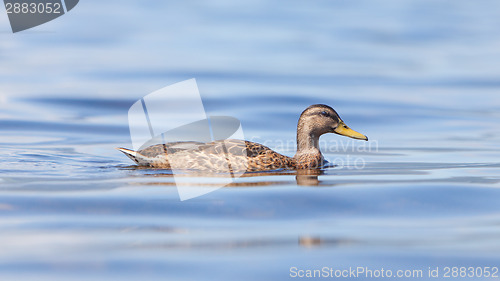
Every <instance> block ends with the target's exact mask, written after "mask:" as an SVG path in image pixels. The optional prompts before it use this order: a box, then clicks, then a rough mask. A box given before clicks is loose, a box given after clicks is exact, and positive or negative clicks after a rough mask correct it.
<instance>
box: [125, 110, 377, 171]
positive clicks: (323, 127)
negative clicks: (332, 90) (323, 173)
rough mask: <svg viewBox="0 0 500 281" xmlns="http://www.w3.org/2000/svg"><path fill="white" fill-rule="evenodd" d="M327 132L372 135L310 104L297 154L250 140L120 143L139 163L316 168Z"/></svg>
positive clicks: (179, 166) (195, 167) (152, 165)
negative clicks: (138, 147) (143, 145)
mask: <svg viewBox="0 0 500 281" xmlns="http://www.w3.org/2000/svg"><path fill="white" fill-rule="evenodd" d="M327 133H335V134H338V135H342V136H346V137H350V138H353V139H358V140H365V141H368V137H366V136H365V135H363V134H361V133H358V132H356V131H354V130H352V129H351V128H349V127H348V126H347V125H346V124H345V122H344V121H343V120H342V119H341V118H340V116H339V115H338V114H337V112H336V111H335V110H334V109H333V108H331V107H330V106H328V105H325V104H314V105H311V106H309V107H307V108H306V109H305V110H304V111H303V112H302V114H301V115H300V117H299V120H298V123H297V152H296V153H295V155H294V156H293V157H289V156H286V155H283V154H281V153H278V152H276V151H274V150H272V149H271V148H269V147H267V146H265V145H262V144H259V143H256V142H252V141H246V140H237V139H226V140H216V141H213V142H208V143H202V142H190V141H187V142H186V141H184V142H169V143H163V144H156V145H152V146H149V147H146V148H144V149H141V150H138V151H133V150H130V149H127V148H123V147H118V148H117V149H118V150H119V151H121V152H123V153H124V154H125V155H126V156H128V157H129V158H130V159H132V160H133V161H134V162H135V163H136V164H137V165H138V166H142V167H149V168H158V169H176V170H177V169H182V170H194V171H211V172H216V173H218V172H228V171H230V172H231V173H233V172H263V171H273V170H315V169H321V168H323V167H325V165H326V164H327V163H328V162H327V161H326V160H325V159H324V157H323V155H322V153H321V151H320V147H319V138H320V137H321V136H322V135H324V134H327Z"/></svg>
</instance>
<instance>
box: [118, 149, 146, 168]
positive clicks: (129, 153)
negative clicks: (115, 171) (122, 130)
mask: <svg viewBox="0 0 500 281" xmlns="http://www.w3.org/2000/svg"><path fill="white" fill-rule="evenodd" d="M116 149H117V150H119V151H121V152H123V154H125V155H127V157H128V158H130V159H132V161H134V162H135V163H137V164H139V160H138V159H137V157H138V156H139V155H140V154H139V153H138V152H136V151H133V150H130V149H127V148H123V147H117V148H116Z"/></svg>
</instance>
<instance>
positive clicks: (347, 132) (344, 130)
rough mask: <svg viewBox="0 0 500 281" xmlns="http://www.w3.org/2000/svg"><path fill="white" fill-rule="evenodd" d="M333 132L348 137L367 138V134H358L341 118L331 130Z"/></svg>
mask: <svg viewBox="0 0 500 281" xmlns="http://www.w3.org/2000/svg"><path fill="white" fill-rule="evenodd" d="M333 132H334V133H336V134H339V135H342V136H346V137H350V138H353V139H357V140H365V141H367V140H368V137H367V136H365V135H363V134H360V133H358V132H356V131H354V130H353V129H351V128H349V127H347V125H346V124H345V123H344V121H342V120H340V122H339V125H338V126H337V128H335V130H333Z"/></svg>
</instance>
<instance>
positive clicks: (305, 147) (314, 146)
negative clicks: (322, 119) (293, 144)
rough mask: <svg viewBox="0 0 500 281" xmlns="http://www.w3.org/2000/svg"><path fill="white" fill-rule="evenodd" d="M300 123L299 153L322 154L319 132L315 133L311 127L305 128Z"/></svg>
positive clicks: (298, 134)
mask: <svg viewBox="0 0 500 281" xmlns="http://www.w3.org/2000/svg"><path fill="white" fill-rule="evenodd" d="M301 125H302V124H299V126H298V128H297V154H296V156H297V155H301V154H320V155H321V152H320V151H319V134H315V132H314V131H313V130H311V129H310V128H305V127H304V126H301Z"/></svg>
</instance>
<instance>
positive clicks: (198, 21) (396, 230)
mask: <svg viewBox="0 0 500 281" xmlns="http://www.w3.org/2000/svg"><path fill="white" fill-rule="evenodd" d="M498 11H500V4H499V3H498V2H496V1H481V2H474V3H472V2H469V1H441V2H436V1H410V0H405V1H355V2H352V1H351V2H347V1H336V2H332V1H320V2H317V3H316V2H315V3H312V2H301V1H286V2H274V3H271V2H265V1H244V2H242V1H239V2H238V3H233V2H228V1H213V2H206V1H193V2H189V3H188V2H182V3H180V2H179V3H170V2H165V3H156V2H155V3H152V2H151V3H145V2H133V1H107V2H106V3H101V2H99V3H97V2H94V3H93V2H91V1H82V2H81V3H80V4H79V5H78V6H77V7H76V8H75V9H74V10H72V11H71V12H70V13H68V14H67V15H65V16H63V17H61V18H59V19H57V20H55V21H53V22H50V23H48V24H46V25H43V26H40V27H38V28H36V29H33V30H30V31H26V32H22V33H19V34H11V33H10V29H9V26H8V23H7V17H6V15H5V14H4V13H0V28H1V29H0V37H1V40H0V61H1V64H0V136H1V137H0V144H1V148H2V153H1V156H0V160H1V161H0V213H1V220H0V241H1V242H0V277H1V279H2V280H89V279H91V280H109V279H120V280H137V279H138V278H141V279H143V280H234V279H237V280H260V279H262V280H286V279H292V278H291V277H290V275H291V274H293V273H292V271H291V270H292V269H291V268H294V267H295V268H297V270H298V269H321V268H323V267H325V266H326V267H331V268H334V269H346V268H349V267H358V266H359V267H368V268H370V269H373V270H376V269H381V268H384V269H386V270H387V269H390V270H393V271H394V274H396V270H399V269H401V270H413V269H417V270H422V272H423V277H422V278H419V279H422V280H426V279H434V280H435V279H441V278H443V274H444V267H445V266H450V267H453V266H458V267H460V266H467V267H486V266H490V267H492V266H497V267H498V266H500V264H499V263H498V260H499V257H500V254H499V252H500V251H499V250H500V238H499V237H500V235H499V234H500V205H499V204H498V198H499V196H500V189H499V187H500V176H499V175H500V162H499V159H500V158H499V156H500V150H499V148H500V145H499V143H500V133H499V132H500V130H499V129H500V125H499V124H500V113H499V112H500V97H499V94H498V92H499V88H500V80H499V79H498V77H500V76H499V75H500V68H499V65H500V64H499V62H500V53H499V52H498V50H499V47H500V35H499V34H500V33H499V32H498V31H499V27H500V16H499V15H498ZM192 77H195V78H196V79H197V81H198V85H199V88H200V92H201V94H202V96H203V98H204V103H205V108H206V110H207V112H208V114H209V115H228V116H234V117H236V118H238V119H240V120H241V122H242V125H243V128H244V132H245V135H246V137H247V139H251V140H254V141H258V142H261V143H264V144H266V145H268V146H270V147H272V148H274V149H276V150H278V151H279V152H282V153H284V154H287V155H293V153H294V138H295V126H296V121H297V118H298V115H299V114H300V112H301V111H302V110H303V109H304V108H305V107H307V106H308V105H310V104H314V103H325V104H328V105H331V106H332V107H334V108H335V109H336V110H337V111H338V112H339V114H340V115H341V116H342V118H343V119H344V121H345V122H346V123H347V124H348V125H349V126H350V127H352V128H353V129H355V130H357V131H359V132H362V133H364V134H366V135H367V136H368V137H369V138H370V141H369V142H368V143H365V142H360V141H355V140H350V139H347V138H342V137H340V136H337V135H325V136H323V137H322V138H321V142H322V151H323V152H324V155H325V157H326V158H327V159H329V160H330V161H331V162H334V163H335V164H337V166H336V167H334V168H329V169H325V170H323V171H321V174H319V175H309V176H297V175H296V174H295V173H293V172H289V173H278V174H271V173H269V174H257V175H253V176H248V177H243V178H240V179H238V181H237V182H236V183H235V184H234V185H233V186H230V187H227V188H222V189H219V190H217V191H215V192H213V193H210V194H208V195H205V196H202V197H199V198H196V199H192V200H188V201H183V202H181V201H179V197H178V194H177V191H176V189H175V186H174V185H173V179H172V177H171V176H170V175H169V173H168V172H166V171H161V170H148V169H135V168H133V166H131V165H132V163H131V162H130V160H129V159H127V158H126V157H125V156H124V155H122V154H121V153H120V152H118V151H116V150H114V149H113V148H114V147H118V146H125V147H130V146H131V144H130V136H129V133H128V124H127V111H128V108H129V107H130V106H131V105H132V104H133V103H134V102H135V101H136V100H137V99H139V98H141V97H142V96H144V95H146V94H148V93H150V92H151V91H154V90H156V89H159V88H162V87H164V86H167V85H169V84H172V83H175V82H179V81H182V80H185V79H188V78H192ZM192 181H193V184H201V185H210V184H213V183H217V178H210V177H193V178H192ZM429 267H430V268H431V269H435V268H436V267H439V268H440V271H439V274H440V278H429V276H428V270H429ZM345 279H348V278H345ZM358 279H360V280H363V279H368V280H372V279H374V278H366V277H365V276H361V277H359V278H358ZM448 279H453V278H448ZM465 279H467V278H465ZM470 279H471V280H472V279H480V278H470ZM485 279H487V280H491V279H492V278H485Z"/></svg>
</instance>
